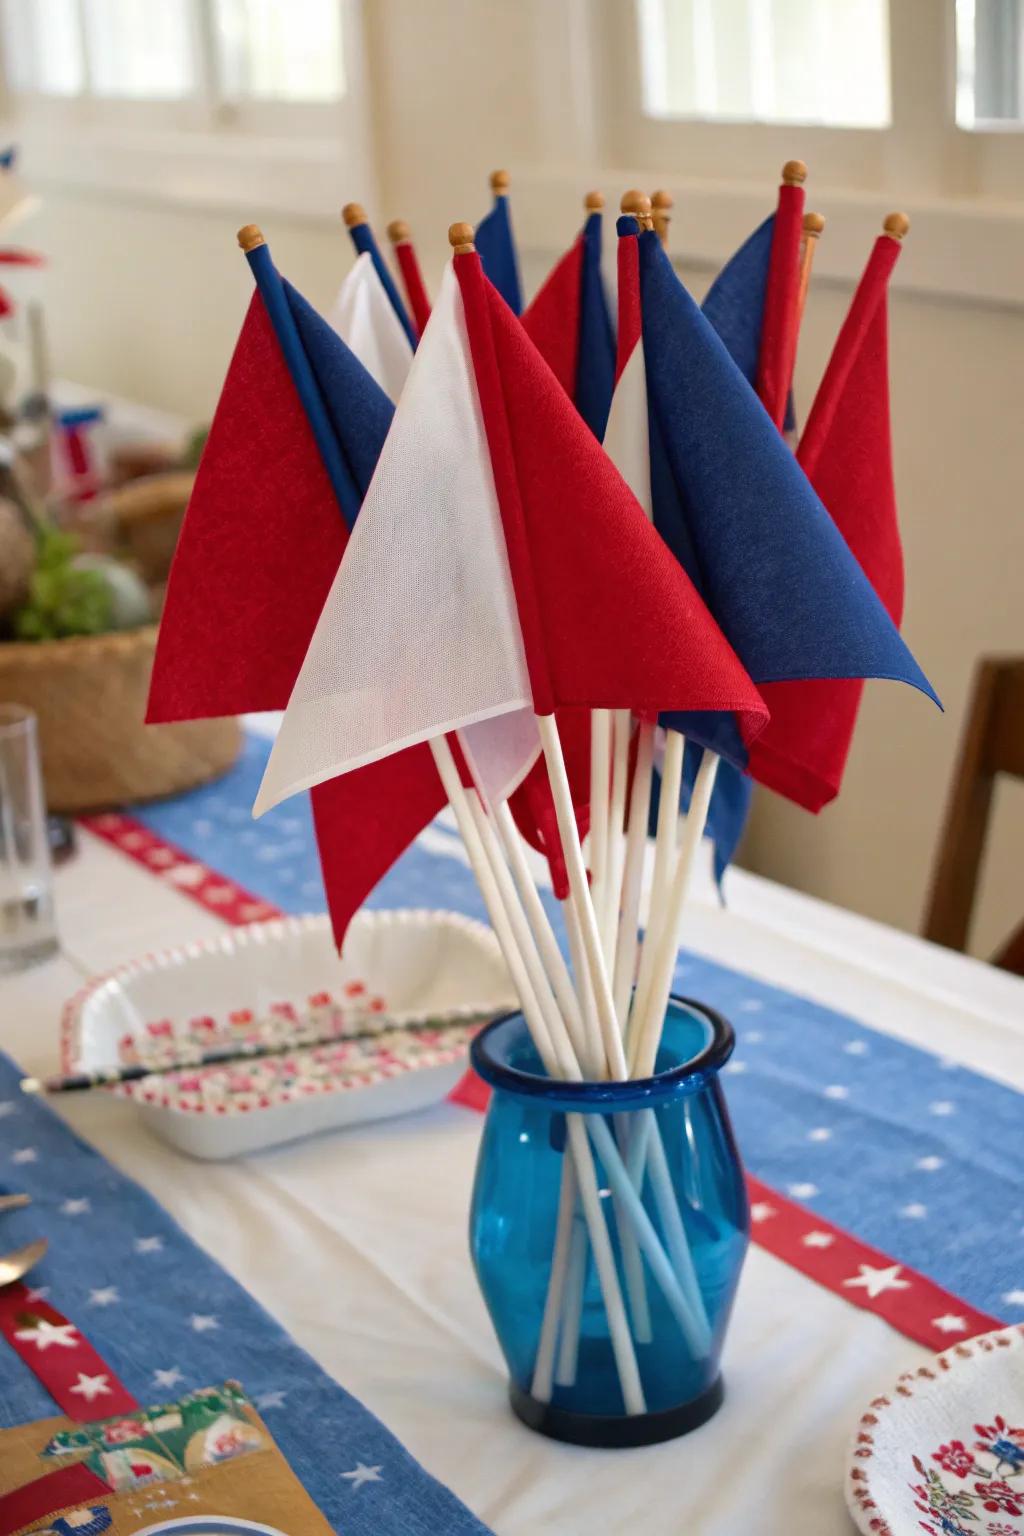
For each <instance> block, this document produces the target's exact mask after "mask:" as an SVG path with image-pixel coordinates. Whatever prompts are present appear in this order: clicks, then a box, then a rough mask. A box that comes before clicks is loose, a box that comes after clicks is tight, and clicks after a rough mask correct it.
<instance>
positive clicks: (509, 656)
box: [150, 162, 934, 1444]
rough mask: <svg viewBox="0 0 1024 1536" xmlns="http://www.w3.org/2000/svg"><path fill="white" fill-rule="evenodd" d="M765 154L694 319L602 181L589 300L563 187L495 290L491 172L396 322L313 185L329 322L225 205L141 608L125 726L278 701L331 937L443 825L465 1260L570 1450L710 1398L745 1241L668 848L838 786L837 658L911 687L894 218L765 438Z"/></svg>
mask: <svg viewBox="0 0 1024 1536" xmlns="http://www.w3.org/2000/svg"><path fill="white" fill-rule="evenodd" d="M803 174H804V173H803V167H802V166H800V165H799V163H796V162H793V163H791V164H790V165H788V166H787V167H786V170H785V172H784V177H783V185H782V187H781V188H780V193H779V201H778V207H777V209H776V211H775V213H774V214H773V215H772V216H770V217H769V218H768V219H767V220H766V222H765V224H764V225H762V226H761V228H760V229H759V230H757V231H755V233H754V235H753V236H752V237H751V239H750V240H749V241H748V242H747V244H746V245H745V246H744V247H743V248H742V249H741V250H740V251H739V252H738V253H737V255H736V257H735V258H733V260H732V261H731V262H730V263H729V264H728V265H727V266H726V268H725V269H724V270H723V272H722V273H721V274H720V276H719V278H718V280H717V281H716V283H715V284H714V285H713V287H712V289H711V291H710V293H709V295H708V298H707V300H706V301H705V305H704V307H703V310H702V309H701V308H699V307H698V306H697V305H696V304H695V302H694V301H693V299H692V298H691V297H690V295H689V293H688V292H687V290H686V287H685V286H684V284H683V283H682V281H681V280H680V278H679V276H678V275H677V273H676V271H675V269H674V267H673V265H672V263H671V261H670V259H669V257H668V255H667V254H666V250H665V245H664V242H665V240H666V238H667V232H668V218H669V210H670V207H671V200H670V199H669V198H667V197H666V196H665V195H663V194H659V196H658V204H657V211H658V219H657V223H655V220H654V219H653V217H652V209H651V201H650V199H648V198H646V197H645V196H643V195H642V194H639V193H629V194H627V195H626V197H625V198H624V199H623V216H622V217H621V218H620V219H619V222H618V233H617V252H616V265H617V279H618V280H617V302H616V305H615V306H614V310H615V319H614V321H613V312H612V307H611V306H609V304H608V301H607V298H606V293H605V286H604V282H603V278H602V272H601V255H602V207H603V199H602V198H601V196H600V195H599V194H590V195H589V196H588V197H587V199H586V205H585V214H586V217H585V222H584V225H583V228H582V229H581V231H580V234H579V236H578V238H577V240H576V241H575V242H574V243H573V245H572V246H571V248H570V249H569V251H568V252H567V253H566V255H565V256H564V257H563V258H562V259H561V260H560V261H559V262H558V264H557V265H556V267H555V268H554V270H553V271H552V273H551V275H550V277H549V278H548V279H547V281H546V282H545V283H544V284H543V286H542V287H541V289H540V290H539V291H538V293H537V295H536V297H535V298H534V299H533V300H532V302H531V303H530V304H529V305H528V306H527V307H526V308H525V309H524V308H523V305H522V297H521V283H520V277H519V268H518V262H517V260H516V254H515V247H514V243H513V237H512V222H511V216H510V209H509V183H508V177H507V175H506V174H505V173H495V175H494V177H492V191H493V193H494V207H493V209H492V211H491V212H490V213H489V214H488V215H487V216H486V217H485V219H484V220H483V221H482V223H481V225H480V226H479V227H478V229H477V230H476V231H474V229H473V228H472V226H470V225H468V224H454V225H452V226H451V229H450V232H449V235H450V242H451V246H452V257H451V260H450V261H449V263H448V265H447V267H446V269H445V271H444V273H443V276H442V278H441V280H440V284H439V286H438V288H437V292H436V298H435V300H434V302H433V305H431V301H430V299H429V297H428V294H427V289H426V285H425V283H424V281H423V276H422V273H421V270H420V267H419V263H418V261H417V259H416V255H415V250H414V248H413V244H412V237H411V232H410V230H409V228H408V226H407V225H405V224H404V223H402V222H398V223H395V224H393V225H391V226H390V229H389V233H390V235H391V239H392V242H393V246H394V252H395V256H396V259H397V262H398V267H399V272H400V276H401V281H402V285H403V286H404V288H405V291H406V296H407V299H408V304H406V302H405V301H404V300H403V298H402V296H401V294H400V292H399V286H398V284H397V283H396V282H395V280H394V278H393V277H392V276H391V274H390V271H389V269H388V267H387V264H386V263H385V261H384V258H383V256H382V253H381V251H380V249H379V247H378V245H377V243H376V241H375V239H374V236H373V233H372V231H371V229H370V226H369V224H368V223H367V220H366V216H365V214H364V212H363V210H362V208H361V207H359V206H358V205H356V204H349V205H347V207H346V209H345V210H344V219H345V223H346V225H347V227H348V229H349V232H350V234H351V236H352V240H353V243H354V244H355V247H356V251H357V253H358V254H357V259H356V262H355V265H354V267H353V268H352V270H351V272H350V273H349V275H348V277H347V278H346V279H345V282H344V284H343V285H342V290H341V292H340V293H339V295H338V298H337V300H336V302H335V304H334V306H333V308H332V309H331V310H330V311H329V313H328V315H327V317H326V318H323V317H321V316H320V315H319V314H318V313H317V312H316V311H315V310H314V309H313V307H312V306H311V305H310V304H309V303H308V302H307V301H306V300H305V299H304V298H303V297H302V296H301V295H300V294H299V293H298V292H297V291H296V290H295V289H294V288H293V287H292V286H291V285H290V284H289V283H288V282H287V281H286V280H285V279H284V278H283V277H282V276H281V275H280V274H279V273H278V271H277V269H276V267H275V266H274V264H273V261H272V258H271V256H270V251H269V248H268V246H267V244H266V242H265V241H264V239H263V236H262V234H261V233H260V231H259V230H257V229H255V228H254V227H253V226H247V227H246V228H245V229H244V230H243V231H242V232H241V234H240V243H241V244H242V246H243V249H244V250H245V252H246V254H247V256H248V259H249V263H250V266H251V268H252V272H253V277H254V279H255V284H256V292H255V293H254V295H253V298H252V302H251V304H250V307H249V311H248V313H247V316H246V319H245V322H244V324H243V328H242V332H241V335H240V337H239V341H238V345H237V347H236V351H235V354H234V357H233V358H232V361H231V365H230V368H229V370H228V375H227V378H226V381H225V385H224V389H223V392H222V395H221V400H220V403H219V406H218V410H217V413H216V416H215V419H214V422H213V426H212V429H211V432H210V437H209V441H208V444H207V447H206V451H205V454H204V457H203V461H202V463H201V465H200V469H199V473H198V476H197V481H196V486H195V491H194V494H193V498H192V502H191V504H190V507H189V510H188V513H187V516H186V519H185V523H184V526H183V529H182V535H181V540H180V543H179V548H178V552H177V555H176V559H175V563H174V567H173V570H172V573H171V580H170V584H169V589H168V594H167V602H166V607H165V613H164V620H163V625H162V629H161V635H160V643H159V648H158V653H157V658H156V664H155V667H154V675H153V683H152V690H151V695H150V718H151V719H153V720H171V719H183V718H190V717H196V716H203V715H211V714H227V713H240V712H243V711H247V710H257V709H283V710H284V717H283V722H282V724H281V727H280V730H279V733H278V735H277V739H276V741H275V744H274V748H273V751H272V753H271V756H270V760H269V762H268V765H267V769H266V773H265V776H264V779H263V783H262V785H261V786H260V790H259V794H258V797H257V801H256V805H255V808H254V809H255V813H256V814H257V815H259V814H261V813H262V812H263V811H265V810H266V809H268V808H269V807H271V806H273V805H275V804H277V803H278V802H280V801H281V800H283V799H285V798H286V797H288V796H290V795H294V794H298V793H301V792H305V791H309V792H310V793H311V796H312V802H313V812H314V819H315V825H316V831H317V838H318V845H319V849H320V854H321V862H322V867H323V873H324V883H325V890H326V893H327V898H328V904H329V907H330V910H331V915H332V920H333V925H334V931H335V936H336V939H337V941H338V943H339V945H343V944H344V939H345V933H346V929H347V927H348V924H349V921H350V919H351V917H352V915H353V914H354V912H355V911H356V910H357V909H358V908H359V906H360V905H361V903H362V902H363V901H364V900H365V898H366V896H367V895H368V894H369V892H370V891H371V890H372V888H373V887H374V885H375V884H376V883H377V881H378V880H379V879H380V878H381V876H382V875H383V874H384V873H385V872H386V870H387V869H388V868H389V867H390V865H391V864H392V863H393V862H394V860H395V859H396V858H397V857H398V856H399V855H400V854H401V853H402V851H403V850H404V849H405V848H406V847H407V846H408V845H409V844H410V843H411V841H412V840H413V839H414V838H415V837H416V836H417V834H418V833H419V832H420V831H421V830H422V829H423V828H424V827H425V826H426V825H427V824H428V823H429V822H430V820H431V819H432V818H433V817H434V816H435V815H437V814H438V812H439V811H441V810H442V809H444V808H445V807H446V806H448V807H450V808H451V811H452V813H453V814H454V816H455V819H456V821H457V824H458V828H459V831H460V833H461V836H462V839H463V841H464V844H465V848H466V852H467V855H468V857H469V861H470V863H471V866H472V868H473V871H474V873H475V875H476V878H477V881H478V883H479V886H480V890H481V892H482V895H483V898H484V900H485V902H486V905H487V908H488V911H489V914H490V918H491V922H492V924H493V927H494V930H495V933H496V935H497V937H498V940H499V942H500V944H501V947H502V950H503V952H504V955H505V959H506V961H507V964H508V967H509V972H510V974H511V977H512V980H513V982H514V985H515V988H516V991H517V993H518V996H519V999H520V1003H521V1008H522V1017H521V1020H518V1021H511V1025H512V1026H514V1027H513V1028H512V1032H511V1033H509V1029H510V1022H509V1021H504V1022H500V1023H498V1024H497V1025H495V1026H491V1027H490V1028H489V1029H488V1031H486V1032H485V1035H484V1036H483V1037H482V1039H481V1040H480V1041H478V1042H477V1047H479V1049H477V1048H475V1052H474V1059H475V1061H476V1063H477V1065H478V1066H479V1067H480V1070H481V1072H482V1074H483V1075H484V1076H485V1077H486V1078H487V1079H488V1081H490V1082H491V1084H492V1085H493V1086H494V1087H495V1090H496V1092H495V1095H494V1105H493V1107H492V1112H491V1116H490V1117H489V1120H488V1130H487V1132H486V1134H485V1138H484V1149H483V1153H482V1159H481V1166H480V1172H479V1174H478V1181H477V1196H476V1199H475V1205H474V1255H475V1258H476V1262H477V1268H478V1273H479V1274H480V1278H481V1284H482V1286H483V1289H484V1293H485V1297H486V1299H487V1301H488V1304H489V1305H490V1307H491V1312H492V1316H493V1317H494V1320H495V1324H496V1327H497V1329H498V1333H499V1337H500V1339H501V1342H502V1344H503V1347H504V1348H505V1353H506V1356H507V1358H508V1360H509V1366H510V1372H511V1375H512V1384H513V1402H514V1404H515V1406H516V1408H517V1411H519V1412H520V1413H521V1415H522V1416H523V1417H524V1418H525V1419H526V1420H527V1421H528V1422H530V1423H533V1424H534V1425H536V1427H539V1428H542V1429H544V1430H546V1431H547V1432H549V1433H553V1434H560V1435H562V1436H563V1437H565V1438H570V1439H582V1440H592V1441H596V1442H597V1443H603V1444H609V1443H638V1442H639V1441H641V1440H644V1439H654V1438H663V1437H664V1436H665V1435H666V1434H674V1433H679V1432H681V1431H682V1430H683V1429H686V1428H689V1427H692V1425H693V1424H695V1423H697V1422H700V1420H701V1418H702V1417H706V1416H707V1414H708V1413H709V1412H713V1411H714V1409H715V1408H716V1407H717V1405H718V1402H719V1401H720V1400H721V1388H720V1383H719V1379H718V1355H719V1352H720V1348H721V1341H722V1334H723V1331H724V1328H725V1323H726V1321H727V1317H728V1312H729V1307H730V1304H731V1299H732V1294H733V1291H734V1288H735V1283H736V1278H737V1275H738V1271H739V1264H740V1261H741V1259H742V1251H743V1244H744V1242H745V1229H746V1214H745V1205H744V1197H743V1194H742V1183H741V1181H740V1179H739V1176H738V1164H737V1163H736V1158H735V1150H734V1148H733V1146H732V1141H731V1136H730V1133H729V1131H728V1122H727V1119H726V1117H725V1113H724V1109H723V1107H722V1102H721V1095H720V1092H719V1091H718V1089H717V1083H716V1077H717V1071H718V1068H719V1067H720V1066H721V1065H722V1063H723V1062H724V1060H725V1057H726V1056H727V1054H728V1050H729V1048H730V1040H731V1035H730V1033H729V1030H728V1026H727V1025H725V1024H724V1022H723V1021H721V1020H715V1019H714V1017H713V1016H712V1015H710V1014H708V1013H707V1012H706V1011H703V1012H702V1010H701V1009H700V1008H699V1007H698V1006H696V1005H693V1006H690V1007H686V1006H683V1005H681V1004H679V1003H678V1002H674V1001H673V1000H672V999H671V996H670V994H671V990H672V978H673V974H674V969H675V963H676V955H677V949H678V945H679V942H680V930H681V924H682V920H683V911H684V903H685V898H686V893H687V888H688V884H689V880H690V876H691V872H692V869H693V865H694V860H695V857H696V852H697V849H698V847H699V845H700V842H701V838H702V836H703V835H704V833H705V830H706V829H708V830H710V832H711V835H712V837H713V840H714V843H715V852H716V868H717V870H718V872H719V875H721V871H722V870H723V869H724V866H725V864H726V863H727V862H728V860H729V858H730V857H731V855H732V852H733V850H734V848H735V844H736V841H737V838H738V835H739V831H740V829H741V827H742V822H743V818H744V816H745V812H746V806H747V803H748V801H749V789H750V785H751V784H752V783H753V782H754V781H760V782H762V783H764V784H767V785H769V786H770V787H771V788H772V789H773V790H775V791H777V792H779V793H782V794H784V795H787V796H788V797H789V798H791V799H793V800H795V801H796V802H797V803H799V804H802V805H804V806H806V807H807V808H809V809H812V810H816V809H819V808H820V807H821V805H823V804H825V803H826V802H827V801H828V800H829V799H830V798H832V797H833V796H834V795H835V794H836V793H837V792H838V789H839V786H840V781H841V777H842V771H843V766H844V764H845V759H846V753H847V750H848V748H849V743H850V738H851V736H852V732H853V728H854V724H855V720H856V714H857V708H858V704H859V700H860V693H861V689H862V687H863V681H864V679H866V678H870V677H882V678H889V679H893V680H897V681H902V682H904V683H908V684H910V685H911V686H912V687H914V688H916V689H918V690H920V691H921V692H923V693H925V694H928V695H930V696H932V697H934V694H933V693H932V689H931V686H930V684H929V683H928V681H927V679H926V678H925V676H924V674H923V673H922V672H921V670H920V668H919V667H918V665H917V663H916V661H915V660H914V658H913V656H912V655H911V654H910V652H909V650H908V649H907V647H906V645H905V644H904V642H903V640H902V639H901V637H900V634H899V630H898V627H897V626H898V622H899V619H900V614H901V607H902V565H901V561H900V554H899V538H898V530H897V526H896V517H895V505H894V498H893V494H892V475H891V459H890V447H889V420H888V395H887V379H886V373H887V361H886V311H885V291H886V282H887V279H888V276H889V273H890V272H891V269H892V266H893V263H894V261H895V259H896V257H897V255H898V252H899V240H900V238H901V237H902V235H903V233H905V227H904V225H903V224H900V223H898V222H897V223H892V222H891V221H890V222H889V223H887V232H886V233H885V234H884V235H883V236H882V237H881V238H880V239H879V241H878V242H877V244H876V247H875V250H874V252H873V253H872V256H871V258H870V260H869V263H868V267H867V269H866V271H865V274H864V277H863V279H862V281H861V284H860V285H859V287H858V290H857V293H856V295H855V297H854V301H853V305H852V307H851V311H850V316H849V318H848V320H847V322H846V324H845V325H844V327H843V331H842V333H841V334H840V337H839V339H838V341H837V344H836V348H835V352H834V355H833V357H832V359H831V361H830V363H829V366H828V369H827V371H826V374H825V377H824V379H823V382H822V385H821V388H820V391H819V394H818V397H817V399H816V400H815V402H814V405H813V407H812V409H811V411H810V414H809V416H808V420H807V426H806V428H805V430H804V432H803V433H802V434H801V435H799V436H797V435H796V413H795V407H794V402H793V395H792V374H793V365H794V359H795V355H796V342H797V334H798V329H799V320H800V314H801V312H802V307H803V302H804V298H805V295H806V289H807V281H808V278H809V273H810V260H811V256H812V254H813V248H814V242H815V240H816V238H817V236H818V235H819V234H820V230H821V221H820V220H817V221H816V216H814V215H809V216H807V217H806V218H805V216H804V211H803V185H802V183H803ZM787 436H788V438H789V439H790V441H787ZM792 441H795V442H796V443H797V449H796V452H795V453H794V451H793V448H792V446H791V442H792ZM650 831H653V832H654V854H653V872H652V876H651V881H650V898H649V902H648V907H647V913H646V918H645V919H644V920H643V921H642V902H641V896H642V891H643V886H644V879H643V877H644V862H645V853H646V851H647V847H648V834H649V832H650ZM528 849H532V850H534V854H531V853H530V852H529V851H528ZM536 853H539V854H540V855H542V858H543V861H544V862H545V863H546V868H547V871H548V876H549V879H550V885H551V888H552V891H553V893H554V897H555V901H554V903H552V902H551V901H550V900H549V899H547V898H546V896H542V894H541V890H540V888H539V886H538V879H537V874H536V871H537V869H538V868H539V867H543V864H539V863H538V860H537V859H536V857H535V854H536ZM544 883H545V884H546V883H547V882H544ZM666 1021H668V1023H667V1022H666ZM517 1030H518V1033H516V1031H517ZM503 1105H504V1108H503V1107H502V1106H503ZM609 1426H618V1427H617V1428H610V1427H609ZM624 1426H625V1427H624Z"/></svg>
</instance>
